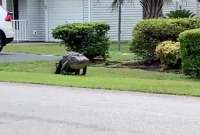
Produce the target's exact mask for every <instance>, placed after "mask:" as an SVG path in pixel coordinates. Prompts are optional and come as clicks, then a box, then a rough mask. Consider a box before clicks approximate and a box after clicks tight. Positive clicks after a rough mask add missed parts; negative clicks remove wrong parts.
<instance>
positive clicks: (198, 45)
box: [179, 29, 200, 77]
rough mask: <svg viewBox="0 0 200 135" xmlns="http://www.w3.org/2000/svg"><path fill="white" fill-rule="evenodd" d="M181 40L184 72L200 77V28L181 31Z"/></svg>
mask: <svg viewBox="0 0 200 135" xmlns="http://www.w3.org/2000/svg"><path fill="white" fill-rule="evenodd" d="M179 41H180V44H181V57H182V68H183V72H184V73H185V74H186V75H190V76H192V77H200V29H194V30H188V31H185V32H183V33H181V34H180V35H179Z"/></svg>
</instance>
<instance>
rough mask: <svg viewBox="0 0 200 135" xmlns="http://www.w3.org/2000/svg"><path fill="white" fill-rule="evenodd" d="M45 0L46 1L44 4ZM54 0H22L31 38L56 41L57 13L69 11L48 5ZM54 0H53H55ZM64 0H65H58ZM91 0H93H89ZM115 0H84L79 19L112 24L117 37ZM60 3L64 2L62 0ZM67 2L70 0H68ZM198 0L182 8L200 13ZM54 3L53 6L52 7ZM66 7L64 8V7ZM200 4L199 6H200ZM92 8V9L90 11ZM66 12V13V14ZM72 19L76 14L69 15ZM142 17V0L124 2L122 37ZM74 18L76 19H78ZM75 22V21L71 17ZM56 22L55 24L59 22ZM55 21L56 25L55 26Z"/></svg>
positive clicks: (190, 0)
mask: <svg viewBox="0 0 200 135" xmlns="http://www.w3.org/2000/svg"><path fill="white" fill-rule="evenodd" d="M45 1H46V5H45V4H44V3H45ZM50 1H52V0H19V19H26V20H27V30H28V31H27V33H28V35H27V37H28V40H30V41H55V40H54V39H53V38H52V35H51V30H52V28H53V25H55V24H53V25H52V21H57V20H58V19H56V17H58V18H59V16H60V15H61V16H62V14H67V13H68V11H66V10H67V9H69V8H70V7H69V8H67V5H70V4H69V3H70V2H69V1H68V4H65V5H64V4H62V5H60V6H59V5H57V4H56V1H55V4H53V5H49V2H50ZM53 1H54V0H53ZM59 1H65V0H59ZM74 1H75V0H74ZM89 1H91V3H89ZM112 1H113V0H82V6H80V5H79V6H80V12H81V14H82V18H80V19H79V20H78V21H79V22H80V21H82V22H88V21H92V22H105V23H108V24H109V25H110V26H111V30H110V31H109V36H110V38H111V40H117V33H118V11H117V9H114V10H113V9H112V7H111V5H112ZM59 3H61V2H59ZM66 3H67V2H66ZM197 5H199V4H197V1H194V0H188V2H187V3H184V4H183V8H186V9H190V10H192V11H193V12H195V13H197V12H198V11H199V10H200V8H199V10H197V7H198V6H197ZM52 6H53V7H54V8H52ZM62 7H63V9H61V8H62ZM199 7H200V6H199ZM53 10H55V11H56V10H59V12H61V13H62V14H61V13H60V14H53V13H54V11H53ZM171 10H176V4H175V3H170V4H166V5H165V6H164V9H163V13H164V14H166V13H168V12H169V11H171ZM89 11H90V12H89ZM73 13H74V12H73ZM63 16H64V15H63ZM67 16H68V17H70V18H71V19H73V16H74V15H73V14H71V13H70V14H69V15H67ZM62 18H63V20H65V19H68V18H67V17H61V19H62ZM141 19H142V7H141V5H140V3H139V1H138V0H137V1H134V3H133V4H132V3H125V4H124V5H123V6H122V32H121V37H122V40H130V39H131V36H132V30H133V27H134V26H135V25H136V24H137V23H138V22H139V21H140V20H141ZM75 21H77V20H76V19H75ZM72 22H73V21H72ZM60 24H61V23H60V22H57V23H56V25H60ZM56 25H55V26H56Z"/></svg>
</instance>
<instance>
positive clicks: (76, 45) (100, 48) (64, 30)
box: [52, 23, 109, 59]
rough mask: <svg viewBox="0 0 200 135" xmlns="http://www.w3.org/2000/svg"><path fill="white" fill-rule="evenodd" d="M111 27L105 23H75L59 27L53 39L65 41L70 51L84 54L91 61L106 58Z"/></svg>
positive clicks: (55, 30) (54, 31) (54, 32)
mask: <svg viewBox="0 0 200 135" xmlns="http://www.w3.org/2000/svg"><path fill="white" fill-rule="evenodd" d="M108 30H109V25H107V24H103V23H73V24H66V25H62V26H58V27H57V28H56V29H54V30H53V33H52V34H53V37H54V38H56V39H61V40H62V41H64V43H65V45H66V46H67V48H68V49H69V50H70V51H76V52H79V53H82V54H84V55H85V56H87V57H88V58H89V59H93V58H94V57H96V56H102V57H103V58H106V56H107V54H108V49H109V38H108V37H107V32H108Z"/></svg>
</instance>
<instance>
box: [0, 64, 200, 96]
mask: <svg viewBox="0 0 200 135" xmlns="http://www.w3.org/2000/svg"><path fill="white" fill-rule="evenodd" d="M54 68H55V62H32V63H10V64H0V81H9V82H22V83H36V84H49V85H60V86H72V87H85V88H100V89H113V90H126V91H139V92H150V93H165V94H176V95H191V96H200V80H193V79H190V78H188V77H186V76H184V75H181V74H173V73H160V72H150V71H143V70H136V69H125V68H124V69H118V68H114V69H113V68H105V67H89V69H88V74H87V75H86V76H73V75H71V76H63V75H55V74H54V73H53V72H54V70H55V69H54Z"/></svg>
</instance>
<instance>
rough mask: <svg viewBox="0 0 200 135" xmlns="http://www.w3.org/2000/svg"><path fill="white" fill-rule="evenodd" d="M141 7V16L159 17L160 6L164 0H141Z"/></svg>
mask: <svg viewBox="0 0 200 135" xmlns="http://www.w3.org/2000/svg"><path fill="white" fill-rule="evenodd" d="M140 3H141V5H142V7H143V18H144V19H150V18H159V17H161V16H162V7H163V4H164V0H141V1H140Z"/></svg>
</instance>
